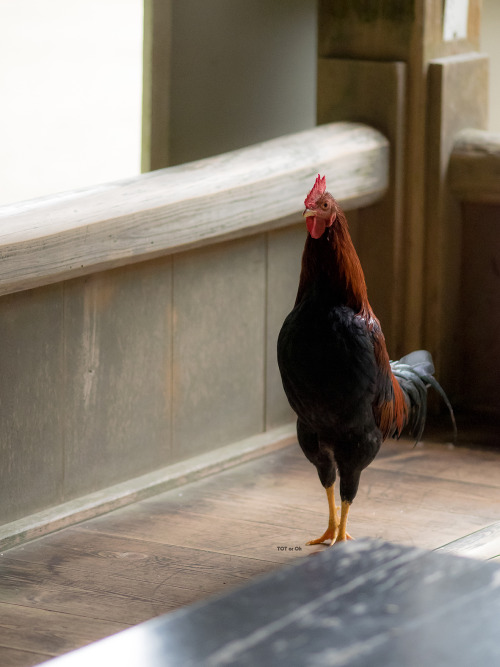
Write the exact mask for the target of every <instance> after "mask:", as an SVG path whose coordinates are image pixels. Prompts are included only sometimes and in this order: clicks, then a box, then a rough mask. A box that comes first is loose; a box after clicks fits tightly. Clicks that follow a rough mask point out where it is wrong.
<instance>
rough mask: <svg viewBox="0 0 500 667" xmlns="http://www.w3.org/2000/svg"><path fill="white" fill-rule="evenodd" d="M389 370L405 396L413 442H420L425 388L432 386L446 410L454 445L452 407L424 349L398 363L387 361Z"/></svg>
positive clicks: (424, 410)
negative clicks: (449, 418) (449, 419)
mask: <svg viewBox="0 0 500 667" xmlns="http://www.w3.org/2000/svg"><path fill="white" fill-rule="evenodd" d="M391 368H392V372H393V373H394V375H395V377H396V378H397V381H398V382H399V386H400V387H401V389H402V390H403V393H404V395H405V399H406V403H407V405H408V408H409V417H408V426H409V429H410V433H411V435H412V436H415V437H416V439H417V440H416V441H417V442H418V441H419V440H420V438H421V437H422V433H423V432H424V426H425V420H426V417H427V389H428V388H429V387H434V389H435V390H436V391H437V392H438V393H439V394H440V395H441V397H442V399H443V401H444V402H445V404H446V406H447V408H448V410H449V411H450V416H451V422H452V424H453V436H454V442H456V439H457V425H456V422H455V415H454V414H453V408H452V407H451V403H450V401H449V400H448V397H447V396H446V394H445V392H444V389H443V388H442V387H441V385H440V384H439V382H438V381H437V380H436V378H435V377H434V364H433V363H432V357H431V355H430V353H429V352H427V350H416V351H415V352H411V353H410V354H407V355H406V356H405V357H402V358H401V359H400V360H399V361H391Z"/></svg>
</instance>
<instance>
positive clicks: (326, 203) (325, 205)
mask: <svg viewBox="0 0 500 667" xmlns="http://www.w3.org/2000/svg"><path fill="white" fill-rule="evenodd" d="M321 206H322V207H323V208H324V209H327V208H328V202H326V201H324V202H323V203H322V204H321Z"/></svg>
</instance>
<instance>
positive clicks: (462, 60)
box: [424, 53, 488, 400]
mask: <svg viewBox="0 0 500 667" xmlns="http://www.w3.org/2000/svg"><path fill="white" fill-rule="evenodd" d="M487 82H488V57H487V56H485V55H482V54H478V53H466V54H463V55H457V56H449V57H445V58H436V60H433V61H432V62H431V63H430V64H429V81H428V83H429V87H428V108H427V117H428V119H429V122H428V128H427V168H426V190H427V199H426V208H425V217H426V240H427V252H426V266H425V269H426V270H425V278H426V281H425V287H426V290H425V293H426V299H425V329H424V346H425V347H426V348H427V349H429V350H430V351H431V352H432V354H433V356H434V364H435V366H436V373H437V376H438V377H439V381H440V382H441V384H442V385H443V387H444V388H445V390H446V391H447V392H448V393H449V396H450V398H451V399H452V400H454V398H455V397H456V394H457V389H458V385H459V378H458V376H459V368H460V364H459V363H457V362H458V360H459V359H460V352H459V346H458V342H459V336H458V331H459V327H458V323H459V313H460V308H461V294H460V268H461V267H460V257H461V236H462V224H461V215H460V210H459V207H458V204H457V201H456V200H454V198H453V197H452V196H451V193H450V190H449V187H448V180H447V172H448V165H449V161H450V155H451V153H452V149H453V143H454V139H455V137H456V136H457V134H458V132H460V131H461V130H462V129H464V128H467V127H477V128H484V127H485V126H486V122H487V108H488V104H487V90H488V86H487Z"/></svg>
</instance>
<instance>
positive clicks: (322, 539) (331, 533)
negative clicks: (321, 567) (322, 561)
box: [306, 528, 337, 547]
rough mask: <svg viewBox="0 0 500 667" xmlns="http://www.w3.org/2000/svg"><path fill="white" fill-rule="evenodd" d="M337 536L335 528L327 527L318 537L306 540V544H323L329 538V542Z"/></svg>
mask: <svg viewBox="0 0 500 667" xmlns="http://www.w3.org/2000/svg"><path fill="white" fill-rule="evenodd" d="M336 536H337V530H332V529H331V528H327V529H326V530H325V532H324V533H323V535H322V536H321V537H318V538H317V539H316V540H310V541H309V542H306V546H308V547H309V546H311V545H313V544H323V543H324V542H326V541H327V540H331V544H333V543H334V542H335V537H336Z"/></svg>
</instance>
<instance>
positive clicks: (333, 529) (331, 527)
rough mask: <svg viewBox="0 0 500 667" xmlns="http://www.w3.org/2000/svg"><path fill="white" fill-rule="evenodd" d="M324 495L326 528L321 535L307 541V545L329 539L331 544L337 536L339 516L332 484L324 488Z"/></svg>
mask: <svg viewBox="0 0 500 667" xmlns="http://www.w3.org/2000/svg"><path fill="white" fill-rule="evenodd" d="M326 497H327V499H328V528H327V529H326V530H325V532H324V533H323V535H322V536H321V537H318V539H316V540H311V541H310V542H307V543H306V544H307V545H311V544H321V543H322V542H325V541H326V540H331V541H332V544H333V543H334V541H335V538H336V537H337V533H338V530H339V517H338V514H337V508H336V507H335V497H334V494H333V484H332V485H331V486H329V487H327V489H326Z"/></svg>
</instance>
